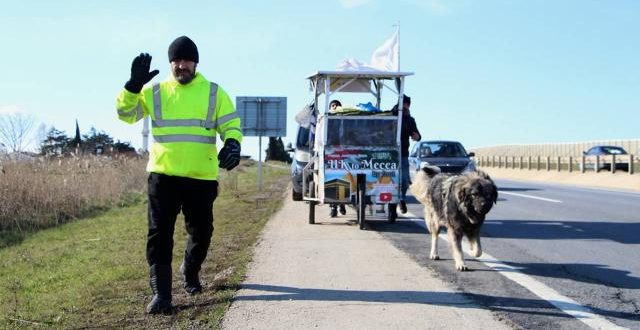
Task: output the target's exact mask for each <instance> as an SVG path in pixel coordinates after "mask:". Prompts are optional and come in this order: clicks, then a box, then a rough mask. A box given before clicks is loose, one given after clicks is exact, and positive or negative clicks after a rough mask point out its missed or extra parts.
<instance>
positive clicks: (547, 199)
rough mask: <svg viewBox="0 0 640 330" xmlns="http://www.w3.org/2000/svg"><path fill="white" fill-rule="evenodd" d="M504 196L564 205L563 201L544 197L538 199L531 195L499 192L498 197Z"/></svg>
mask: <svg viewBox="0 0 640 330" xmlns="http://www.w3.org/2000/svg"><path fill="white" fill-rule="evenodd" d="M502 194H504V195H514V196H519V197H524V198H532V199H538V200H541V201H545V202H551V203H562V201H559V200H557V199H550V198H543V197H537V196H531V195H525V194H518V193H514V192H509V191H500V190H498V195H502Z"/></svg>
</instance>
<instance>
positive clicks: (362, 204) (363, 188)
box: [357, 174, 367, 229]
mask: <svg viewBox="0 0 640 330" xmlns="http://www.w3.org/2000/svg"><path fill="white" fill-rule="evenodd" d="M357 178H358V179H357V182H358V207H357V208H358V223H359V224H360V229H364V220H365V208H366V207H367V198H366V192H367V183H366V181H365V178H366V177H365V175H364V174H358V176H357Z"/></svg>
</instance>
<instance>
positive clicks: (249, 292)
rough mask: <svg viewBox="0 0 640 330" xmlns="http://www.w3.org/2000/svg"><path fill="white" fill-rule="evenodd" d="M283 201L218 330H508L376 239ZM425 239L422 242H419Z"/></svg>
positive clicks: (321, 211)
mask: <svg viewBox="0 0 640 330" xmlns="http://www.w3.org/2000/svg"><path fill="white" fill-rule="evenodd" d="M316 211H317V212H316V214H317V215H318V217H317V219H316V220H317V222H319V223H322V224H317V225H309V224H307V214H308V205H307V204H305V203H302V202H292V201H290V200H287V201H286V202H285V204H284V206H283V208H282V210H280V211H279V212H278V213H277V214H276V215H275V216H274V217H273V218H272V219H271V220H270V222H269V223H268V224H267V227H266V228H265V230H264V232H263V235H262V238H261V240H260V242H259V244H258V246H257V247H256V254H255V257H254V262H253V263H252V264H251V265H250V269H249V272H248V277H247V279H246V281H245V282H244V283H243V285H242V287H243V288H242V289H241V290H240V291H238V293H237V296H236V299H235V301H234V303H233V304H232V305H231V308H230V309H229V311H228V312H227V314H226V315H225V318H224V321H223V324H222V327H223V329H288V330H291V329H461V328H462V329H463V328H467V329H492V330H497V329H509V327H508V326H507V325H506V324H504V323H501V322H500V321H497V320H496V319H495V318H494V315H492V314H491V313H490V312H489V311H487V310H484V309H482V308H480V307H478V306H476V305H474V304H473V303H471V302H470V301H469V300H467V299H465V297H464V296H462V295H461V294H459V293H456V292H453V291H452V290H450V289H448V288H446V287H445V285H444V284H443V283H442V282H441V281H440V280H438V279H436V278H435V277H434V276H433V275H432V274H431V272H430V271H429V270H428V269H426V268H423V267H420V266H419V265H417V264H416V263H415V262H414V261H413V260H411V259H410V258H409V257H407V256H406V255H404V254H403V253H402V252H401V251H399V250H398V249H396V248H395V247H394V246H393V245H392V244H391V243H390V242H388V241H386V240H384V239H383V238H382V237H381V236H380V235H379V234H378V233H376V232H374V231H361V230H359V229H358V228H357V227H356V226H355V225H353V224H348V222H347V221H345V220H346V219H353V218H355V216H354V215H353V212H352V210H348V212H349V213H348V214H347V216H342V217H339V218H337V219H330V218H329V217H328V211H329V208H328V207H327V206H322V207H318V208H316ZM425 238H426V237H425Z"/></svg>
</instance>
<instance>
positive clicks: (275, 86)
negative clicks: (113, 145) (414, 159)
mask: <svg viewBox="0 0 640 330" xmlns="http://www.w3.org/2000/svg"><path fill="white" fill-rule="evenodd" d="M0 3H1V4H2V8H3V10H2V11H0V22H2V26H3V28H2V29H1V30H0V45H2V46H1V51H0V63H2V64H3V66H2V74H3V79H0V115H3V114H7V113H10V112H21V113H26V114H31V115H33V116H35V118H36V122H37V124H36V127H37V126H38V125H41V124H44V125H47V127H55V128H57V129H59V130H63V131H65V132H66V133H67V134H68V135H69V136H73V134H74V132H75V120H76V119H77V120H78V122H79V125H80V130H81V132H82V133H83V134H86V133H87V132H89V130H90V128H91V127H95V128H96V129H97V130H98V131H105V132H106V133H108V134H109V135H111V136H112V137H114V138H115V139H119V140H121V141H129V142H131V143H132V145H133V146H134V147H136V148H140V147H141V146H142V137H141V130H142V126H141V124H140V123H138V124H135V125H129V124H126V123H124V122H121V121H119V120H118V118H117V115H116V110H115V97H116V96H117V94H118V93H119V92H120V90H121V89H122V87H123V85H124V83H125V82H126V81H127V80H128V79H129V73H130V68H131V61H132V60H133V58H134V57H135V56H136V55H138V54H139V53H141V52H148V53H149V54H151V55H152V56H153V61H152V65H151V66H152V69H159V70H160V74H159V75H158V76H157V77H156V78H155V80H156V81H160V80H164V79H165V78H167V76H168V75H169V74H170V71H169V63H168V59H167V48H168V45H169V43H171V41H172V40H174V39H175V38H176V37H178V36H181V35H187V36H189V37H190V38H191V39H193V40H194V41H195V42H196V44H197V45H198V49H199V53H200V63H199V65H198V71H199V72H201V73H202V74H203V75H204V76H205V77H206V78H208V79H209V80H212V81H214V82H216V83H218V84H219V85H220V86H221V87H222V88H224V89H225V90H226V91H227V93H228V94H229V95H230V96H231V98H232V100H234V102H235V98H236V97H237V96H285V97H287V104H288V107H287V118H288V125H287V136H285V137H283V140H284V141H285V144H286V143H287V142H290V141H293V140H294V138H295V132H296V126H297V124H296V122H295V121H294V119H293V118H294V115H295V114H296V113H297V112H298V111H299V110H300V109H302V107H303V106H304V105H305V104H306V103H308V102H309V101H310V100H311V99H312V96H313V95H312V93H311V92H310V91H309V83H308V81H307V80H306V77H307V76H309V75H310V74H312V73H313V72H315V71H317V70H334V69H335V68H336V66H337V65H338V64H339V63H340V62H341V61H342V60H343V59H345V58H346V57H352V58H355V59H358V60H360V61H363V62H367V61H368V60H369V58H370V57H371V54H372V52H373V51H374V50H375V49H376V48H377V47H378V46H380V45H381V44H382V43H383V42H384V41H385V40H386V39H387V38H388V37H389V36H391V35H392V33H393V32H394V31H395V27H394V25H396V24H398V23H399V25H400V59H401V60H400V61H401V62H400V65H401V67H400V69H401V71H410V72H414V75H413V76H410V77H408V78H407V79H406V87H405V92H406V94H408V95H410V96H411V97H412V106H411V114H412V115H413V116H414V118H415V119H416V122H417V124H418V129H419V130H420V132H421V133H422V136H423V139H450V140H458V141H460V142H462V143H463V144H464V145H465V146H466V147H467V149H470V148H474V147H482V146H494V145H504V144H529V143H558V142H579V141H591V140H604V139H638V138H640V129H639V128H640V120H639V119H640V101H639V99H638V97H639V96H640V1H636V0H616V1H610V0H563V1H547V0H545V1H542V0H527V1H525V0H522V1H518V0H484V1H479V0H478V1H472V0H396V1H383V0H325V1H284V0H270V1H242V0H233V1H227V0H218V1H165V0H157V1H124V0H114V1H104V0H67V1H55V2H53V1H44V0H42V1H36V0H23V1H8V0H0ZM363 97H365V96H363ZM363 101H370V100H367V99H365V100H363ZM34 132H35V129H34ZM266 144H267V139H263V149H266ZM242 148H243V154H249V155H252V156H253V158H255V159H257V154H258V152H257V150H258V138H256V137H247V138H245V139H244V141H243V143H242ZM263 157H264V153H263Z"/></svg>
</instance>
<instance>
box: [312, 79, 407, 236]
mask: <svg viewBox="0 0 640 330" xmlns="http://www.w3.org/2000/svg"><path fill="white" fill-rule="evenodd" d="M412 74H413V73H411V72H382V71H366V72H360V71H353V72H352V71H318V72H316V73H314V74H313V75H311V76H309V77H308V80H309V83H310V90H311V91H312V92H313V93H314V101H313V103H312V104H314V105H315V106H314V107H313V124H315V126H314V125H311V129H310V133H309V134H310V144H311V146H310V159H309V162H308V163H307V165H306V166H305V168H304V170H303V174H302V177H303V180H302V187H303V189H302V191H303V200H305V201H307V203H308V204H309V223H310V224H314V223H315V207H316V206H318V205H322V204H328V203H335V204H348V205H350V206H353V207H354V208H355V209H356V214H357V223H358V225H359V228H360V229H364V228H365V222H366V220H367V219H366V212H365V211H366V207H367V205H371V206H372V207H381V208H384V209H385V211H384V214H385V215H386V218H387V221H389V222H391V223H393V222H395V221H396V218H397V212H396V204H397V203H398V202H399V197H400V183H401V164H400V162H401V154H400V131H401V130H400V128H401V127H402V126H401V125H402V96H403V94H404V83H405V77H407V76H410V75H412ZM383 90H384V91H385V95H386V94H389V92H390V94H391V97H390V98H389V100H390V101H391V103H390V104H391V105H392V106H393V105H397V106H396V107H393V109H390V110H382V109H381V107H382V95H383ZM336 93H364V94H358V95H357V97H360V96H361V95H364V96H365V97H367V98H369V99H371V100H372V101H373V102H367V103H366V104H364V105H366V106H364V107H362V106H361V107H354V108H349V107H346V108H341V109H339V111H330V109H329V103H330V100H331V99H332V98H334V97H335V94H336ZM351 95H353V94H351ZM371 95H372V96H373V98H371ZM352 97H353V96H352ZM364 100H366V99H364ZM389 100H387V102H389ZM389 108H391V107H389Z"/></svg>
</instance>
